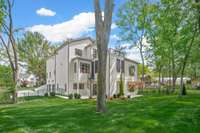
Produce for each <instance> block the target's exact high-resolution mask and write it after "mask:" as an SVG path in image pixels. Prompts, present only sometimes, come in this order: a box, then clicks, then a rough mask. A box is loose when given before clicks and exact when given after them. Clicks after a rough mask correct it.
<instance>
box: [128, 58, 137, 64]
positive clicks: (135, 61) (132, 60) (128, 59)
mask: <svg viewBox="0 0 200 133" xmlns="http://www.w3.org/2000/svg"><path fill="white" fill-rule="evenodd" d="M124 59H125V60H127V61H130V62H133V63H135V64H140V63H139V62H137V61H134V60H131V59H129V58H124Z"/></svg>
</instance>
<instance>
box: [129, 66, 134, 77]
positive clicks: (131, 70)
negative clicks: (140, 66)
mask: <svg viewBox="0 0 200 133" xmlns="http://www.w3.org/2000/svg"><path fill="white" fill-rule="evenodd" d="M134 73H135V66H130V67H129V75H130V76H134Z"/></svg>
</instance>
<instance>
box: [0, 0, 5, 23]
mask: <svg viewBox="0 0 200 133" xmlns="http://www.w3.org/2000/svg"><path fill="white" fill-rule="evenodd" d="M4 8H5V6H4V0H0V27H1V25H2V21H3V17H4V14H5V13H4V11H3V10H4Z"/></svg>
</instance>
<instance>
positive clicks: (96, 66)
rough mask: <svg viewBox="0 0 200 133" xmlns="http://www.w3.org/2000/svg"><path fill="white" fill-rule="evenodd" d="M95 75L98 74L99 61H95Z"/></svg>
mask: <svg viewBox="0 0 200 133" xmlns="http://www.w3.org/2000/svg"><path fill="white" fill-rule="evenodd" d="M95 73H98V61H97V60H96V61H95Z"/></svg>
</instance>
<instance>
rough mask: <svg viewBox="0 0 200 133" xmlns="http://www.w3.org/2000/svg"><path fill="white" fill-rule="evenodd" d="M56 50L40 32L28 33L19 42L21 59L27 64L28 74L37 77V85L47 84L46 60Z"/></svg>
mask: <svg viewBox="0 0 200 133" xmlns="http://www.w3.org/2000/svg"><path fill="white" fill-rule="evenodd" d="M54 49H55V47H54V46H51V45H50V43H49V42H48V41H47V40H46V39H45V37H44V36H43V35H41V34H40V33H38V32H34V33H32V32H26V33H25V34H24V36H23V38H21V39H20V40H19V42H18V50H19V56H20V59H21V61H23V62H26V63H27V68H28V72H29V73H32V74H34V75H35V76H36V77H37V85H43V84H45V81H46V59H47V57H48V56H50V55H51V54H52V53H53V51H54Z"/></svg>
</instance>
